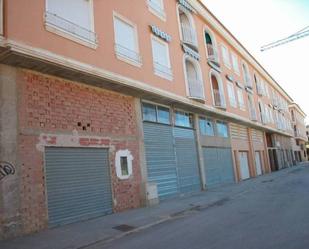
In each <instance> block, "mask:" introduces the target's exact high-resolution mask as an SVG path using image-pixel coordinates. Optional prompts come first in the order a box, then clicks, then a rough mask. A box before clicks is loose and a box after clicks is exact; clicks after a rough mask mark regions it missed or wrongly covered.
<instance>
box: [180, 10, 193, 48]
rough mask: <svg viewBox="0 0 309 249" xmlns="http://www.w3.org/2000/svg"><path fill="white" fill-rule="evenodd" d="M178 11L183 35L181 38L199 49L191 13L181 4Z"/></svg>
mask: <svg viewBox="0 0 309 249" xmlns="http://www.w3.org/2000/svg"><path fill="white" fill-rule="evenodd" d="M178 13H179V21H180V28H181V35H182V36H181V40H182V41H183V42H184V43H185V44H187V45H189V46H191V47H193V48H195V49H197V46H198V45H197V36H196V31H195V27H194V23H193V18H192V16H191V14H190V13H189V12H188V11H187V10H185V9H184V8H183V7H181V6H179V7H178Z"/></svg>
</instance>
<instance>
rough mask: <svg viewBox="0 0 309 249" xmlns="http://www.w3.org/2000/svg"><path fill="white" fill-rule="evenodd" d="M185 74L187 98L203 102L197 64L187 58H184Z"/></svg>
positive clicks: (199, 72)
mask: <svg viewBox="0 0 309 249" xmlns="http://www.w3.org/2000/svg"><path fill="white" fill-rule="evenodd" d="M185 72H186V81H187V86H188V94H189V97H190V98H194V99H197V100H204V99H205V95H204V86H203V80H202V74H201V69H200V67H199V65H198V62H197V61H194V60H193V59H191V58H189V57H187V58H185Z"/></svg>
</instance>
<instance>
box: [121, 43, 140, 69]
mask: <svg viewBox="0 0 309 249" xmlns="http://www.w3.org/2000/svg"><path fill="white" fill-rule="evenodd" d="M115 52H116V55H117V57H118V58H119V59H122V60H125V61H127V62H129V63H133V64H136V65H141V64H142V58H141V56H140V54H139V53H138V52H136V51H133V50H131V49H129V48H126V47H124V46H122V45H120V44H115Z"/></svg>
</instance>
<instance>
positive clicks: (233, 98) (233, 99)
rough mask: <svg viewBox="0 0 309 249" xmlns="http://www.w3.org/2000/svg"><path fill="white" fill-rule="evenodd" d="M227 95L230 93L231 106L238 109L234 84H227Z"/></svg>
mask: <svg viewBox="0 0 309 249" xmlns="http://www.w3.org/2000/svg"><path fill="white" fill-rule="evenodd" d="M227 93H228V96H229V101H230V105H231V106H232V107H234V108H236V107H237V102H236V96H235V90H234V85H233V83H232V82H227Z"/></svg>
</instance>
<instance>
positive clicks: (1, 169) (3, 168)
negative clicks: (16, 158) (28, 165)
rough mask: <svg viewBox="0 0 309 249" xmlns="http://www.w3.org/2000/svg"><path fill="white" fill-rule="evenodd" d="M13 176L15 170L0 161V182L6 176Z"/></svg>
mask: <svg viewBox="0 0 309 249" xmlns="http://www.w3.org/2000/svg"><path fill="white" fill-rule="evenodd" d="M14 174H15V168H14V166H13V165H12V164H10V163H8V162H1V161H0V181H1V180H2V179H3V178H5V177H6V176H8V175H14Z"/></svg>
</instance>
